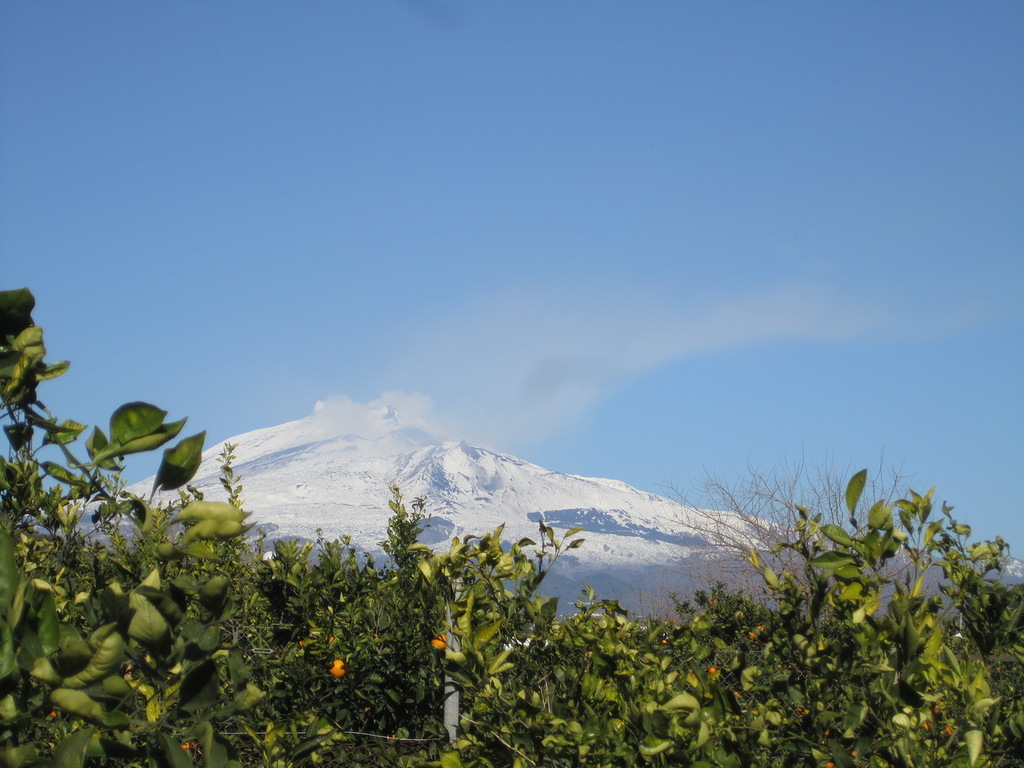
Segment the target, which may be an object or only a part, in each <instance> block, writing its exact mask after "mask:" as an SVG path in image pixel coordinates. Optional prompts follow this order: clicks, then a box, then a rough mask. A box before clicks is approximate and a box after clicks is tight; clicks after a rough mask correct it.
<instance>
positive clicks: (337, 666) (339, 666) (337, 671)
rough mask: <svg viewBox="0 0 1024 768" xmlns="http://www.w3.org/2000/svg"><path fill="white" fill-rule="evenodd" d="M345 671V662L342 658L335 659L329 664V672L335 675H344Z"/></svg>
mask: <svg viewBox="0 0 1024 768" xmlns="http://www.w3.org/2000/svg"><path fill="white" fill-rule="evenodd" d="M346 671H347V670H346V669H345V662H344V660H343V659H335V660H334V664H333V665H332V666H331V668H330V670H329V672H330V673H331V674H332V675H334V676H335V677H344V676H345V672H346Z"/></svg>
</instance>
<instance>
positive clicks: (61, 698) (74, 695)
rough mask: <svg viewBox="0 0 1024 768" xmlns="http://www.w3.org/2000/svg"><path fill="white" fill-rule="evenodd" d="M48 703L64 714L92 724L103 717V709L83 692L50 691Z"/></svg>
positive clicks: (69, 689)
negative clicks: (90, 721)
mask: <svg viewBox="0 0 1024 768" xmlns="http://www.w3.org/2000/svg"><path fill="white" fill-rule="evenodd" d="M50 701H51V702H53V703H54V704H55V705H56V706H58V707H60V708H61V709H63V710H64V711H66V712H70V713H71V714H73V715H78V716H80V717H84V718H85V719H86V720H92V721H93V722H96V721H97V720H99V719H100V717H101V716H102V715H103V707H102V706H100V703H99V702H98V701H96V700H95V699H93V698H92V697H91V696H90V695H89V694H87V693H86V692H85V691H78V690H72V689H71V688H57V689H55V690H52V691H50Z"/></svg>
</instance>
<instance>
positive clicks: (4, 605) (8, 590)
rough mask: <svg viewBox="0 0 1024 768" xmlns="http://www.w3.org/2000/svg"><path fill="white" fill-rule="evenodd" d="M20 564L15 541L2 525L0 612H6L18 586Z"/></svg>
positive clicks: (0, 529)
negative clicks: (15, 552)
mask: <svg viewBox="0 0 1024 768" xmlns="http://www.w3.org/2000/svg"><path fill="white" fill-rule="evenodd" d="M18 577H19V573H18V564H17V562H15V560H14V543H13V542H12V541H11V537H10V535H9V534H8V533H7V531H6V529H5V528H4V527H3V526H0V613H6V611H7V609H8V608H9V607H10V605H11V599H12V598H13V597H14V591H15V590H16V589H17V587H18Z"/></svg>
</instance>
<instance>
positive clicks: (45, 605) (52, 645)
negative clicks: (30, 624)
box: [36, 591, 60, 656]
mask: <svg viewBox="0 0 1024 768" xmlns="http://www.w3.org/2000/svg"><path fill="white" fill-rule="evenodd" d="M36 617H37V620H38V621H39V628H38V630H37V632H38V634H39V644H40V647H41V648H42V651H43V653H44V654H46V655H47V656H49V655H50V654H52V653H56V652H57V644H58V643H59V642H60V622H59V621H58V620H57V603H56V601H55V600H54V598H53V593H52V592H49V591H46V592H43V597H42V600H40V601H39V607H38V609H37V610H36Z"/></svg>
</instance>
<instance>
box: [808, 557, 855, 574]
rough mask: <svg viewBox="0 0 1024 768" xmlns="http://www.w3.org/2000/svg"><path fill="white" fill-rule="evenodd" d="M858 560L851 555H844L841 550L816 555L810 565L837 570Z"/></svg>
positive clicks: (827, 569)
mask: <svg viewBox="0 0 1024 768" xmlns="http://www.w3.org/2000/svg"><path fill="white" fill-rule="evenodd" d="M855 562H856V560H855V559H854V558H853V557H851V556H850V555H844V554H841V553H839V552H826V553H825V554H824V555H821V556H820V557H816V558H814V559H813V560H811V561H810V563H809V565H813V566H815V567H816V568H824V569H825V570H826V571H835V570H837V569H839V568H842V567H844V566H847V565H853V564H854V563H855Z"/></svg>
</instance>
